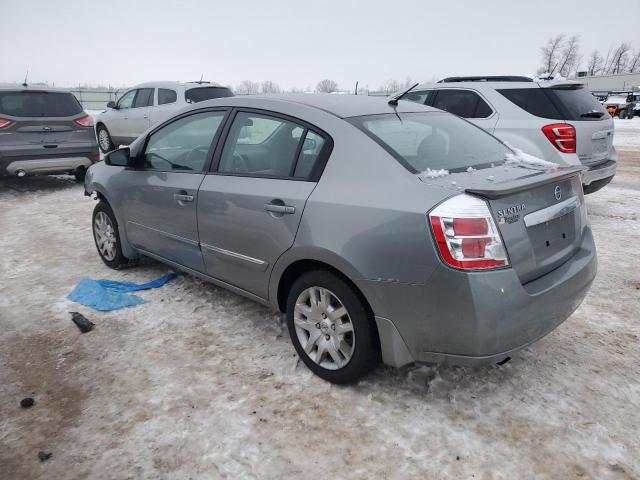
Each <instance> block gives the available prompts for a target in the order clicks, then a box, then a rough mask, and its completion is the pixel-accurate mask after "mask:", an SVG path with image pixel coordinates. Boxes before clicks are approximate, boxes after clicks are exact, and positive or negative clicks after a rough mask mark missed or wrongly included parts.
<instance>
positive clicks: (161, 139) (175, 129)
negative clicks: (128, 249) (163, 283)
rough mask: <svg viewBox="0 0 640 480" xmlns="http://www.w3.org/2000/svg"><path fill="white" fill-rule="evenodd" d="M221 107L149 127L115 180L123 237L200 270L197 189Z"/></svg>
mask: <svg viewBox="0 0 640 480" xmlns="http://www.w3.org/2000/svg"><path fill="white" fill-rule="evenodd" d="M226 113H227V111H226V110H208V111H204V112H202V111H201V112H196V113H190V114H188V115H185V116H182V117H179V118H177V119H176V120H174V121H172V122H171V123H168V124H166V125H163V126H162V127H161V128H159V129H158V130H156V131H154V132H152V133H151V134H150V135H149V138H148V139H147V141H146V146H145V148H144V150H143V152H142V153H141V158H139V159H138V162H139V165H137V166H136V168H129V169H126V170H124V171H123V172H122V176H123V177H122V180H123V181H121V182H118V183H119V185H120V188H121V191H119V192H117V195H118V196H120V198H122V205H123V208H124V213H125V218H126V231H127V237H128V239H129V241H130V242H131V243H132V244H133V245H134V246H135V247H136V248H139V249H141V250H143V251H145V252H148V253H151V254H154V255H157V256H159V257H162V258H164V259H167V260H170V261H172V262H176V263H178V264H180V265H183V266H185V267H188V268H191V269H193V270H197V271H200V272H202V271H204V267H203V262H202V255H201V253H200V247H199V244H198V223H197V217H196V214H197V211H196V206H197V204H198V188H199V187H200V184H201V183H202V180H203V178H204V172H205V171H206V169H207V168H208V164H209V159H210V155H211V154H212V144H215V138H216V135H217V134H218V131H219V130H220V126H221V125H222V124H223V120H224V118H225V115H226Z"/></svg>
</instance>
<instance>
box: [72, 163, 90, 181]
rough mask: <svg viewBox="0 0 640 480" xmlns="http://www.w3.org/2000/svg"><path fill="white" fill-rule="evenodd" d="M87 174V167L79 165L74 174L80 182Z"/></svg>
mask: <svg viewBox="0 0 640 480" xmlns="http://www.w3.org/2000/svg"><path fill="white" fill-rule="evenodd" d="M86 175H87V169H86V168H85V167H78V168H76V169H75V171H74V172H73V176H74V177H76V180H77V181H78V182H84V177H85V176H86Z"/></svg>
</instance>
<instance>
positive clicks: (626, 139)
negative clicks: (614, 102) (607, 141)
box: [614, 117, 640, 149]
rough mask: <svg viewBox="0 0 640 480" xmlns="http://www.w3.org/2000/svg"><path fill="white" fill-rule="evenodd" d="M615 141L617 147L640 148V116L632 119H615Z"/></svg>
mask: <svg viewBox="0 0 640 480" xmlns="http://www.w3.org/2000/svg"><path fill="white" fill-rule="evenodd" d="M614 122H615V125H616V127H615V136H614V143H615V145H616V147H617V148H622V149H624V148H640V117H637V118H632V119H631V120H620V119H619V118H615V119H614Z"/></svg>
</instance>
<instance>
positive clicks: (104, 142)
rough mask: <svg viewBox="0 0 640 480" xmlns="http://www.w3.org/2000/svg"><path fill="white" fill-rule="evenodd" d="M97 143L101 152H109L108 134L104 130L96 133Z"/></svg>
mask: <svg viewBox="0 0 640 480" xmlns="http://www.w3.org/2000/svg"><path fill="white" fill-rule="evenodd" d="M98 141H99V142H100V146H101V147H102V149H103V150H109V134H108V133H107V131H106V130H105V129H100V131H99V132H98Z"/></svg>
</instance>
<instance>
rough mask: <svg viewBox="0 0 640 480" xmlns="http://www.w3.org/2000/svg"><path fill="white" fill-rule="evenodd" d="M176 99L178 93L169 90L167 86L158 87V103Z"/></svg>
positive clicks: (163, 103)
mask: <svg viewBox="0 0 640 480" xmlns="http://www.w3.org/2000/svg"><path fill="white" fill-rule="evenodd" d="M176 100H178V95H177V94H176V91H175V90H171V89H169V88H159V89H158V105H166V104H167V103H174V102H175V101H176Z"/></svg>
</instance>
